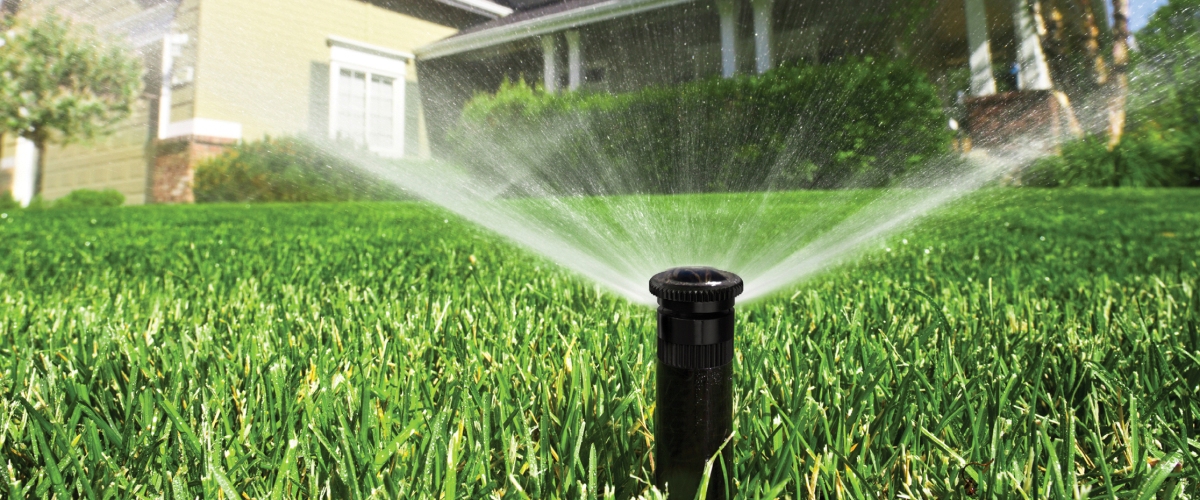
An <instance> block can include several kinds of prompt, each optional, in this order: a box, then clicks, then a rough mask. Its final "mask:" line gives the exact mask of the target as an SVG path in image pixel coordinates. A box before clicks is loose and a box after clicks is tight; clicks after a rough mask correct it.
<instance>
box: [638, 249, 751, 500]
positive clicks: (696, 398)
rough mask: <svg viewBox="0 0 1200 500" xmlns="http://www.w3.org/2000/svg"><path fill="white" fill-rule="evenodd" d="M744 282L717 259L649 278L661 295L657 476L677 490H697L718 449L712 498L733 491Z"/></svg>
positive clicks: (676, 493)
mask: <svg viewBox="0 0 1200 500" xmlns="http://www.w3.org/2000/svg"><path fill="white" fill-rule="evenodd" d="M742 288H743V286H742V278H740V277H738V275H736V274H733V273H730V272H727V271H721V270H718V269H713V268H711V267H677V268H674V269H668V270H666V271H663V272H661V273H658V274H656V275H654V277H653V278H650V293H652V294H654V295H655V296H656V297H658V387H657V391H658V403H657V405H656V407H655V408H656V409H655V418H654V442H655V453H654V456H655V463H656V467H655V483H656V484H657V486H658V487H659V488H660V489H662V488H664V487H666V488H669V491H670V494H671V497H672V498H695V496H696V492H697V491H698V490H699V487H700V482H701V480H702V478H703V475H704V468H705V462H706V461H708V460H711V459H713V458H714V456H715V457H716V459H715V460H714V462H713V464H712V469H711V475H710V478H709V482H708V490H707V491H708V493H707V495H706V498H707V499H710V500H711V499H724V498H727V494H726V492H727V489H728V486H729V485H728V484H726V481H725V479H726V477H732V476H733V445H732V444H731V443H728V442H726V440H727V439H728V438H729V436H730V434H731V433H732V432H733V333H734V316H733V305H734V298H736V297H737V296H738V295H739V294H741V293H742ZM718 451H720V454H719V455H718V454H717V452H718ZM729 494H732V492H729Z"/></svg>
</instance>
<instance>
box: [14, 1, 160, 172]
mask: <svg viewBox="0 0 1200 500" xmlns="http://www.w3.org/2000/svg"><path fill="white" fill-rule="evenodd" d="M0 42H2V44H0V133H7V134H16V135H19V136H21V137H24V138H26V139H28V140H30V141H32V142H33V143H34V145H36V146H37V149H38V153H39V155H38V156H39V161H38V162H39V168H38V175H37V178H38V181H37V182H38V187H37V190H38V191H40V184H41V177H42V168H41V165H40V164H41V162H42V157H43V156H44V153H45V147H46V145H47V144H50V143H59V144H68V143H71V142H74V141H77V140H81V139H91V138H94V137H96V136H98V135H101V134H104V133H106V132H108V131H110V130H111V128H112V126H113V125H115V124H116V123H118V122H120V121H121V120H123V119H125V118H126V117H128V116H129V114H130V113H131V112H132V110H133V105H134V102H135V100H136V99H137V97H138V95H139V94H140V93H141V89H142V80H141V75H142V64H141V61H140V60H139V59H138V58H137V57H135V56H134V55H133V54H131V53H130V52H129V50H128V49H126V48H125V47H124V46H122V45H121V44H120V43H114V42H113V41H110V40H106V39H103V38H102V37H100V36H99V35H98V34H97V33H96V32H95V30H94V29H92V28H91V27H90V26H88V25H85V24H75V23H72V22H71V21H70V20H69V19H67V18H65V17H63V16H60V15H58V14H56V13H54V12H50V13H48V14H46V15H44V16H41V17H36V18H33V17H21V16H18V17H16V18H15V21H10V22H9V26H7V27H5V28H4V33H3V38H0Z"/></svg>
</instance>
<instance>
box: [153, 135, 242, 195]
mask: <svg viewBox="0 0 1200 500" xmlns="http://www.w3.org/2000/svg"><path fill="white" fill-rule="evenodd" d="M235 142H237V141H235V140H233V139H224V138H219V137H204V136H186V137H176V138H172V139H166V140H161V141H158V143H157V145H156V155H155V158H154V171H153V172H152V173H151V176H150V195H151V202H152V203H194V202H195V201H196V197H195V195H194V194H193V193H192V178H193V176H194V175H195V172H196V165H197V164H199V163H200V162H202V161H204V160H205V159H207V158H211V157H213V156H216V155H219V154H221V153H223V152H225V148H226V147H228V146H229V145H231V144H233V143H235Z"/></svg>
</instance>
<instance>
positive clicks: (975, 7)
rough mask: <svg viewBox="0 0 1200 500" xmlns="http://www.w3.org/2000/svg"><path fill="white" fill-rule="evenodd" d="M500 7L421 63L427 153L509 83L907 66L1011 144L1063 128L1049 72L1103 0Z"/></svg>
mask: <svg viewBox="0 0 1200 500" xmlns="http://www.w3.org/2000/svg"><path fill="white" fill-rule="evenodd" d="M498 1H500V2H501V3H505V5H507V6H509V7H512V8H513V9H514V12H513V13H512V14H511V15H508V16H504V17H501V18H497V19H494V20H490V21H488V22H484V23H482V24H480V25H477V26H472V27H470V28H467V29H464V30H462V31H459V32H458V33H456V34H455V35H453V36H450V37H447V38H445V39H442V40H439V41H436V42H433V43H431V44H430V45H427V46H424V47H421V48H419V49H417V51H416V54H417V57H418V62H417V65H418V71H419V72H420V73H421V74H422V77H423V78H425V79H426V81H427V82H429V85H427V87H426V88H427V90H428V91H427V92H425V93H424V94H423V98H424V100H425V105H426V107H427V109H428V110H429V112H428V113H427V116H428V118H429V128H430V130H431V137H433V138H434V142H435V146H437V143H438V142H439V141H438V138H439V137H441V136H442V135H443V134H444V133H445V132H446V131H448V130H449V129H450V128H451V127H452V126H453V121H454V117H455V116H457V115H456V113H455V110H458V109H461V108H462V106H463V105H464V104H465V102H466V101H467V100H468V99H470V98H471V97H472V96H473V95H475V94H477V93H479V92H491V91H495V89H496V88H497V87H498V86H499V84H500V83H501V82H502V81H504V80H510V81H516V80H518V79H524V80H525V81H526V82H536V83H538V84H540V85H541V86H542V87H543V88H544V89H546V90H547V91H550V92H559V91H574V90H577V89H589V90H595V91H610V92H623V91H629V90H633V89H637V88H641V87H645V86H649V85H663V84H674V83H679V82H685V81H691V80H696V79H701V78H708V77H717V76H721V77H730V76H733V75H735V74H738V73H762V72H764V71H767V70H769V69H771V68H773V67H775V66H777V65H779V64H783V63H789V62H801V61H802V62H807V63H815V64H822V63H827V62H831V61H836V60H838V59H841V58H844V57H847V56H874V57H881V58H887V57H905V58H909V59H911V60H912V61H914V62H915V63H916V64H918V65H920V66H922V67H923V68H924V69H926V70H927V71H928V72H929V73H930V74H931V75H933V76H934V77H935V80H938V81H940V82H942V83H943V84H944V85H945V86H948V87H950V90H961V92H962V95H961V99H954V100H957V101H960V102H962V103H963V105H962V106H961V107H964V108H966V109H965V110H964V111H963V113H962V114H963V115H965V116H963V118H969V120H968V121H969V122H974V124H975V125H977V127H976V131H983V130H986V131H988V133H987V134H986V135H987V136H988V137H989V138H991V137H1002V136H1011V135H1014V134H1021V133H1023V132H1024V131H1026V129H1030V128H1037V127H1042V126H1044V125H1046V124H1047V123H1048V122H1057V121H1060V120H1061V119H1065V118H1064V116H1063V115H1062V114H1060V113H1059V111H1060V110H1061V108H1062V104H1063V103H1065V98H1064V96H1063V95H1062V93H1061V92H1059V90H1058V89H1057V88H1056V87H1055V86H1054V84H1053V81H1054V78H1052V76H1053V75H1052V73H1053V70H1054V69H1055V68H1052V66H1054V64H1052V63H1054V62H1056V61H1060V60H1062V59H1063V58H1060V57H1058V56H1062V55H1063V54H1061V52H1062V51H1063V50H1065V49H1067V48H1072V47H1073V48H1076V49H1078V48H1079V47H1082V46H1083V45H1085V44H1086V42H1087V41H1088V40H1087V37H1088V36H1089V35H1088V33H1089V32H1090V33H1092V34H1091V37H1092V38H1091V40H1093V41H1094V40H1095V32H1096V29H1095V28H1096V27H1095V22H1096V21H1095V19H1096V18H1099V19H1101V20H1103V15H1102V14H1101V15H1099V16H1093V14H1094V13H1095V12H1096V9H1100V10H1099V12H1102V11H1103V2H1101V1H1100V0H1096V1H1095V2H1091V3H1089V2H1088V1H1086V0H1081V1H1074V0H838V1H836V2H810V1H803V0H506V1H505V0H498ZM1089 23H1090V24H1089ZM1047 48H1050V49H1052V53H1051V54H1050V57H1048V55H1047ZM1080 50H1081V49H1080ZM1013 110H1015V111H1016V114H1018V115H1021V116H1023V117H1026V118H1028V119H1025V120H1015V121H1014V120H1010V119H1009V118H1010V117H1011V115H1012V114H1013V113H1011V112H1010V111H1013ZM1068 111H1069V109H1068ZM1013 124H1017V125H1013ZM968 125H971V123H968ZM1018 125H1019V126H1018ZM1006 127H1007V129H1006ZM1013 127H1016V129H1013V130H1008V129H1012V128H1013ZM985 143H986V141H985Z"/></svg>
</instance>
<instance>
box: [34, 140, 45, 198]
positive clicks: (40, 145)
mask: <svg viewBox="0 0 1200 500" xmlns="http://www.w3.org/2000/svg"><path fill="white" fill-rule="evenodd" d="M33 147H34V149H36V150H37V159H36V160H34V165H35V166H34V169H35V171H34V174H33V196H34V197H37V196H40V195H41V194H42V177H43V173H44V172H45V171H46V141H45V140H34V141H33Z"/></svg>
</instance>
